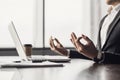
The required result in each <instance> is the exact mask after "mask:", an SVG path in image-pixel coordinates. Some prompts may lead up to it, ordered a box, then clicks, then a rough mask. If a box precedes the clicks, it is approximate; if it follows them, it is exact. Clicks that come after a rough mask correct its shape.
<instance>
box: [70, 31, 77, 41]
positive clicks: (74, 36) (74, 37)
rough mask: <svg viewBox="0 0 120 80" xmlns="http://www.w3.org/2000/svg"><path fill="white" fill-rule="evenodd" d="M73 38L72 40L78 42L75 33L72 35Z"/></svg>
mask: <svg viewBox="0 0 120 80" xmlns="http://www.w3.org/2000/svg"><path fill="white" fill-rule="evenodd" d="M71 38H72V39H73V40H76V39H77V37H76V35H75V33H74V32H72V34H71Z"/></svg>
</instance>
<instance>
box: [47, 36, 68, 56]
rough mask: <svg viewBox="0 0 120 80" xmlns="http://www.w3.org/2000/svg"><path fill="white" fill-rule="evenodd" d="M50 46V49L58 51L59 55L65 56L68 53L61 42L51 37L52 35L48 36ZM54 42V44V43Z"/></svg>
mask: <svg viewBox="0 0 120 80" xmlns="http://www.w3.org/2000/svg"><path fill="white" fill-rule="evenodd" d="M49 43H50V48H51V50H52V51H54V52H56V53H59V54H61V55H64V56H67V55H68V51H67V49H65V48H64V47H63V46H62V44H61V43H60V42H59V40H58V39H56V38H55V39H52V36H51V37H50V41H49ZM55 43H56V45H55Z"/></svg>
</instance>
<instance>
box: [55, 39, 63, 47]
mask: <svg viewBox="0 0 120 80" xmlns="http://www.w3.org/2000/svg"><path fill="white" fill-rule="evenodd" d="M54 40H55V41H56V42H57V44H58V45H60V46H61V47H63V46H62V44H61V43H60V42H59V40H58V39H57V38H55V39H54Z"/></svg>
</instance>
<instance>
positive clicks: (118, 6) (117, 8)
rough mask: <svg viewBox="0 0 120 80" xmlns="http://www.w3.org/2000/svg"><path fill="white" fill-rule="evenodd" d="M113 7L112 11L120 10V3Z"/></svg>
mask: <svg viewBox="0 0 120 80" xmlns="http://www.w3.org/2000/svg"><path fill="white" fill-rule="evenodd" d="M112 8H113V9H112V11H119V10H120V3H119V4H118V5H116V6H114V7H112Z"/></svg>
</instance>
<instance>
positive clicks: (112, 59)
mask: <svg viewBox="0 0 120 80" xmlns="http://www.w3.org/2000/svg"><path fill="white" fill-rule="evenodd" d="M102 57H103V58H102V60H101V61H100V63H104V64H120V55H119V54H118V53H112V52H104V53H103V56H102Z"/></svg>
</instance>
